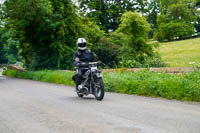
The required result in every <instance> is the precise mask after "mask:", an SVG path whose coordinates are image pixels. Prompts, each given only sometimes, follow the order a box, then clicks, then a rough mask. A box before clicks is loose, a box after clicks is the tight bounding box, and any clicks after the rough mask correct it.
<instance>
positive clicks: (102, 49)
mask: <svg viewBox="0 0 200 133" xmlns="http://www.w3.org/2000/svg"><path fill="white" fill-rule="evenodd" d="M92 50H93V51H94V52H95V54H96V55H97V60H100V61H102V62H103V63H104V64H106V65H107V66H108V67H109V68H113V67H117V66H118V63H119V54H120V50H119V46H118V45H116V44H114V43H112V42H111V41H109V40H108V38H102V39H101V40H99V41H98V42H97V43H96V44H95V45H94V46H93V47H92ZM105 54H106V55H105Z"/></svg>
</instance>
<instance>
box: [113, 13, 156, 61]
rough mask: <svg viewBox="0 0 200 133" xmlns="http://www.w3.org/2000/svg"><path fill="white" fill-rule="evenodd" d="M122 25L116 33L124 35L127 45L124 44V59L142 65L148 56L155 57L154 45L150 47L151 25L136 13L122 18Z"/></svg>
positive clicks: (124, 15) (126, 14)
mask: <svg viewBox="0 0 200 133" xmlns="http://www.w3.org/2000/svg"><path fill="white" fill-rule="evenodd" d="M121 21H122V23H121V24H120V25H119V28H118V29H117V31H116V32H119V33H123V37H124V38H125V40H127V41H126V42H127V43H124V44H123V48H122V52H121V53H122V54H123V55H122V59H126V60H132V59H133V60H135V61H136V62H139V63H142V62H143V61H144V60H145V58H146V57H147V56H149V57H151V56H153V45H148V44H147V41H148V32H149V31H150V25H149V24H148V23H147V21H146V19H145V18H144V17H142V16H141V15H140V14H139V13H136V12H127V13H125V14H123V16H122V18H121Z"/></svg>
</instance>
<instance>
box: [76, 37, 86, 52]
mask: <svg viewBox="0 0 200 133" xmlns="http://www.w3.org/2000/svg"><path fill="white" fill-rule="evenodd" d="M86 45H87V42H86V40H85V39H84V38H79V39H78V41H77V46H78V49H80V50H85V49H86Z"/></svg>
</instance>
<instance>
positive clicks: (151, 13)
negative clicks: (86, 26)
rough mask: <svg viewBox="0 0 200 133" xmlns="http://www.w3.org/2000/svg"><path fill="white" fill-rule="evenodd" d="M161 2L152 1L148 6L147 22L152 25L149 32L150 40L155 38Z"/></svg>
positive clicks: (157, 0)
mask: <svg viewBox="0 0 200 133" xmlns="http://www.w3.org/2000/svg"><path fill="white" fill-rule="evenodd" d="M159 6H160V0H150V2H149V4H148V10H147V11H148V12H147V21H148V23H149V24H151V31H150V32H149V38H153V35H154V33H155V29H156V28H157V17H158V14H159V13H160V11H159Z"/></svg>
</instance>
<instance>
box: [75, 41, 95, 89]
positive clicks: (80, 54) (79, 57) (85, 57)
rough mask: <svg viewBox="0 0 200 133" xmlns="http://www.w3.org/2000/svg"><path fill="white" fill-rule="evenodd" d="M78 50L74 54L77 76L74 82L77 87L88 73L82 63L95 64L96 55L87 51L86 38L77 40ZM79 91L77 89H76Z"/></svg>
mask: <svg viewBox="0 0 200 133" xmlns="http://www.w3.org/2000/svg"><path fill="white" fill-rule="evenodd" d="M77 46H78V50H77V51H76V52H75V53H74V58H73V62H74V65H75V66H76V68H77V70H76V74H75V75H74V76H73V80H74V81H75V83H76V85H77V86H78V85H80V84H81V80H82V78H83V76H82V75H83V74H84V73H85V72H86V71H87V68H88V67H87V66H81V62H85V63H88V62H95V60H96V59H95V57H94V54H93V53H92V51H91V50H89V49H87V42H86V40H85V39H84V38H78V40H77ZM76 89H77V87H76Z"/></svg>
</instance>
